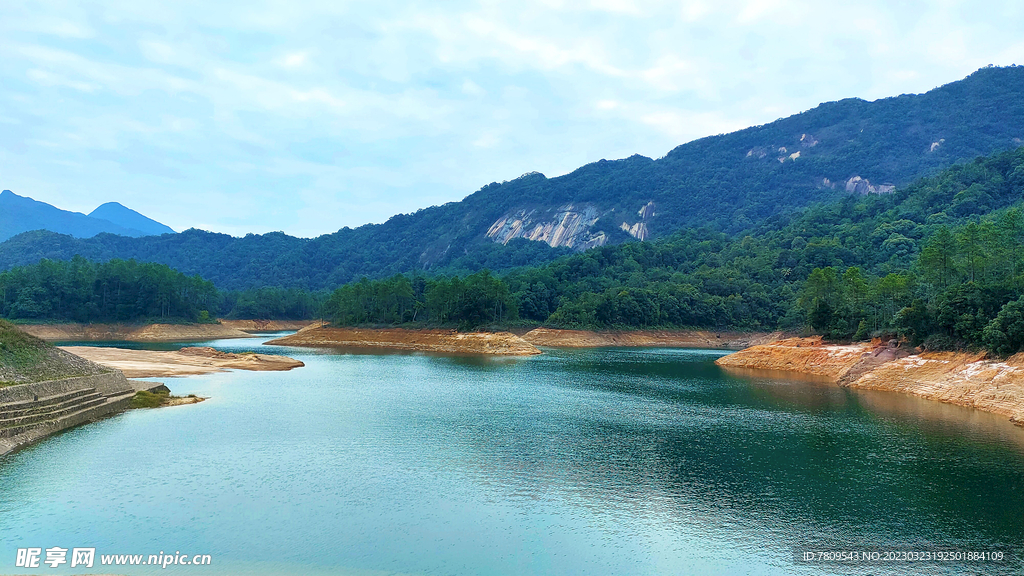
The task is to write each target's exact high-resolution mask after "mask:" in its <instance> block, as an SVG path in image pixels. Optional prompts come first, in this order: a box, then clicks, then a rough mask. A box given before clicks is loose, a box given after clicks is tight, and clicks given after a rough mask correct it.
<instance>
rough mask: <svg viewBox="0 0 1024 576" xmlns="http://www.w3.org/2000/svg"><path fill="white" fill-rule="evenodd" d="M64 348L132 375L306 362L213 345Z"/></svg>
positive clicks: (257, 368)
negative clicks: (169, 348)
mask: <svg viewBox="0 0 1024 576" xmlns="http://www.w3.org/2000/svg"><path fill="white" fill-rule="evenodd" d="M62 349H63V350H65V351H67V352H70V353H72V354H75V355H76V356H80V357H82V358H85V359H87V360H90V361H92V362H95V363H97V364H101V365H103V366H108V367H110V368H116V369H118V370H120V371H122V372H124V375H125V376H126V377H128V378H154V377H162V376H192V375H197V374H209V373H211V372H222V371H224V370H227V369H236V370H254V371H264V370H291V369H292V368H298V367H300V366H303V365H304V364H303V363H302V362H300V361H298V360H295V359H294V358H288V357H287V356H276V355H269V354H234V353H230V352H221V351H219V350H214V349H213V348H204V347H197V348H182V349H181V350H176V351H156V350H127V349H124V348H101V347H97V346H64V347H62Z"/></svg>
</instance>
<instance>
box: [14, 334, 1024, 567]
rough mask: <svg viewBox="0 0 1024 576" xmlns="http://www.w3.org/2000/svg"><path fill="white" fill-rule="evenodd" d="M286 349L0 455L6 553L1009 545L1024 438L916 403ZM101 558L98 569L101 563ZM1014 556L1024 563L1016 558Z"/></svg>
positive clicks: (588, 370) (282, 558) (1022, 537)
mask: <svg viewBox="0 0 1024 576" xmlns="http://www.w3.org/2000/svg"><path fill="white" fill-rule="evenodd" d="M268 339H269V337H254V338H251V339H245V340H223V341H215V342H212V343H206V344H205V345H212V346H214V347H216V348H219V349H222V350H226V351H241V350H255V351H259V352H265V353H278V354H281V353H283V354H287V355H289V356H293V357H295V358H298V359H300V360H302V361H303V362H305V363H306V367H304V368H299V369H297V370H293V371H291V372H229V373H219V374H213V375H208V376H199V377H190V378H179V379H166V380H164V381H165V382H166V383H167V384H168V385H169V387H170V388H171V389H172V390H173V392H174V393H175V394H178V395H184V394H189V393H195V394H198V395H201V396H209V397H211V399H210V400H208V401H206V402H203V403H201V404H198V405H192V406H180V407H173V408H165V409H157V410H136V411H131V412H129V413H126V414H123V415H119V416H116V417H113V418H109V419H106V420H103V421H101V422H98V423H94V424H90V425H87V426H83V427H79V428H76V429H73V430H70V431H68V432H66V433H64V434H61V435H59V436H56V437H54V438H51V439H48V440H46V441H44V442H42V443H40V444H38V445H35V446H33V447H30V448H28V449H25V450H22V451H20V452H17V453H15V454H12V455H9V456H7V457H0V573H5V574H10V573H18V574H31V573H39V574H43V573H46V574H53V573H58V574H67V573H76V574H77V573H89V572H90V570H83V569H81V568H75V569H71V568H69V567H68V566H67V565H64V566H63V567H62V568H58V569H57V570H49V568H46V569H45V570H44V569H36V570H34V571H33V570H31V569H25V568H16V567H15V556H16V550H17V549H18V548H25V547H42V548H49V547H52V546H60V547H63V548H73V547H95V548H96V549H97V555H98V556H99V555H100V554H141V555H145V556H146V557H147V558H148V555H151V554H153V555H156V554H159V553H164V554H175V553H177V552H180V553H182V554H187V555H193V554H209V555H210V556H211V559H212V564H211V565H209V566H169V567H168V568H167V569H165V570H164V569H161V568H160V567H153V566H117V567H113V566H98V565H97V566H95V567H94V569H93V570H92V571H91V572H92V573H118V574H157V573H163V574H168V573H179V574H196V575H201V574H253V575H263V574H355V575H376V574H431V575H433V574H438V575H440V574H453V575H477V574H509V575H512V574H616V575H617V574H673V575H674V574H722V575H733V574H794V573H796V574H887V573H892V574H905V573H915V574H962V573H965V572H969V573H980V574H1002V573H1019V571H1020V569H1021V563H1020V561H1019V559H1014V560H1010V561H1005V562H1003V563H963V562H956V561H942V562H917V563H914V564H907V563H891V562H888V563H887V562H876V563H870V562H869V563H857V564H851V563H845V564H844V563H817V562H804V561H803V560H802V556H801V554H803V553H804V552H808V551H811V552H814V551H823V550H846V549H851V548H855V549H856V550H861V551H863V550H891V549H892V548H893V547H901V548H902V549H907V547H913V548H912V549H914V550H918V549H920V550H924V549H928V550H932V549H936V548H941V549H944V550H996V549H998V550H1005V551H1009V552H1015V553H1018V554H1019V552H1020V548H1021V544H1022V543H1024V430H1022V429H1020V428H1017V427H1014V426H1012V425H1010V424H1009V423H1007V422H1006V421H1005V420H1006V419H1005V418H1003V417H998V416H993V415H989V414H984V413H979V412H976V411H972V410H967V409H963V408H958V407H954V406H947V405H942V404H938V403H934V402H929V401H925V400H919V399H916V398H912V397H908V396H901V395H896V394H889V393H881V392H863V391H852V390H846V389H842V388H839V387H837V386H834V385H830V384H825V383H820V382H813V381H801V380H798V379H773V378H767V377H764V376H758V375H740V374H730V373H727V372H724V371H723V370H721V369H720V368H718V367H717V366H715V365H714V363H713V362H714V359H715V358H717V357H719V356H721V355H722V354H723V353H724V352H721V351H713V350H679V349H674V350H669V349H590V350H546V353H545V354H544V355H541V356H535V357H529V358H479V357H451V356H448V357H446V356H431V355H424V354H365V353H363V354H358V353H342V352H330V351H320V350H309V349H297V348H280V347H262V346H261V345H260V343H261V342H263V341H266V340H268ZM98 556H97V561H98V559H99V558H98ZM1017 558H1019V556H1018V557H1017Z"/></svg>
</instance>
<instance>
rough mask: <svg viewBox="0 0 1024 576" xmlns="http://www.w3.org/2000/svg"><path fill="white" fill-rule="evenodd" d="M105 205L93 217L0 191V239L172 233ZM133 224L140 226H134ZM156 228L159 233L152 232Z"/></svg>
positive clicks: (7, 191) (122, 207)
mask: <svg viewBox="0 0 1024 576" xmlns="http://www.w3.org/2000/svg"><path fill="white" fill-rule="evenodd" d="M111 204H115V203H111ZM109 206H110V204H104V205H103V206H100V207H99V208H97V209H96V210H94V211H93V214H90V215H89V216H86V215H85V214H82V213H80V212H69V211H67V210H61V209H60V208H57V207H56V206H51V205H50V204H47V203H46V202H39V201H38V200H33V199H32V198H28V197H27V196H18V195H17V194H15V193H14V192H11V191H10V190H4V191H3V192H0V240H6V239H8V238H10V237H12V236H15V235H17V234H21V233H23V232H28V231H31V230H49V231H50V232H53V233H57V234H67V235H68V236H72V237H74V238H91V237H93V236H96V235H97V234H100V233H103V232H107V233H109V234H117V235H120V236H130V237H140V236H146V235H149V234H154V233H155V234H163V233H164V232H171V233H173V232H174V231H173V230H171V229H170V228H167V227H166V226H164V225H163V224H160V223H159V222H155V221H153V220H150V219H149V218H146V217H145V216H143V215H142V214H139V213H138V212H135V211H134V210H129V209H128V208H125V207H124V206H121V205H120V204H116V206H117V207H109ZM118 208H120V209H118ZM98 212H99V213H102V214H108V215H110V216H111V217H113V218H114V219H113V220H111V219H109V218H105V217H96V216H95V215H96V214H97V213H98ZM136 223H137V224H139V225H140V226H136V225H135V224H136ZM158 228H159V229H162V230H161V231H160V232H154V230H157V229H158Z"/></svg>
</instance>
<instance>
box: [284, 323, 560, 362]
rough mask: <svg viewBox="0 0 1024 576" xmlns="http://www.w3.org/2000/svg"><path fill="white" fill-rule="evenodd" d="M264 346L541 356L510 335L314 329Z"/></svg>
mask: <svg viewBox="0 0 1024 576" xmlns="http://www.w3.org/2000/svg"><path fill="white" fill-rule="evenodd" d="M265 344H266V345H269V346H304V347H312V348H352V349H387V350H404V351H409V352H436V353H441V354H482V355H494V356H533V355H536V354H541V353H542V352H541V351H540V350H539V349H537V347H536V346H534V345H533V344H530V343H529V342H527V341H525V340H523V339H522V338H520V337H519V336H516V335H515V334H512V333H511V332H456V331H455V330H439V329H438V330H431V329H418V330H408V329H405V328H335V327H322V326H315V325H314V326H307V327H306V328H303V329H302V330H299V331H298V332H296V333H295V334H290V335H288V336H284V337H282V338H276V339H274V340H271V341H269V342H266V343H265Z"/></svg>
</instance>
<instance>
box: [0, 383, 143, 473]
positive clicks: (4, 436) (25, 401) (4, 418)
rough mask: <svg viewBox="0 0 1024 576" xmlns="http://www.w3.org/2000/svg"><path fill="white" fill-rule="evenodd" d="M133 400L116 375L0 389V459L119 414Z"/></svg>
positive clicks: (132, 392)
mask: <svg viewBox="0 0 1024 576" xmlns="http://www.w3.org/2000/svg"><path fill="white" fill-rule="evenodd" d="M134 396H135V388H134V387H133V386H132V385H131V384H130V383H129V382H128V381H127V380H126V379H125V377H124V374H122V373H121V372H120V371H112V372H107V373H103V374H95V375H91V376H81V377H74V378H66V379H63V380H50V381H45V382H36V383H31V384H19V385H15V386H8V387H5V388H0V456H2V455H4V454H8V453H10V452H12V451H14V450H18V449H20V448H22V447H25V446H28V445H29V444H32V443H34V442H37V441H39V440H42V439H43V438H46V437H47V436H51V435H53V434H55V433H57V432H60V431H62V430H67V429H68V428H72V427H75V426H78V425H81V424H85V423H86V422H91V421H94V420H98V419H100V418H103V417H106V416H110V415H112V414H117V413H119V412H123V411H124V410H127V409H128V407H129V405H130V404H131V401H132V398H133V397H134Z"/></svg>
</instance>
